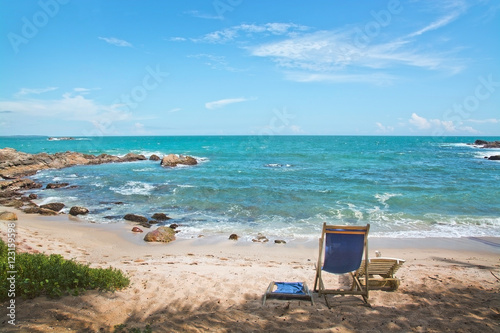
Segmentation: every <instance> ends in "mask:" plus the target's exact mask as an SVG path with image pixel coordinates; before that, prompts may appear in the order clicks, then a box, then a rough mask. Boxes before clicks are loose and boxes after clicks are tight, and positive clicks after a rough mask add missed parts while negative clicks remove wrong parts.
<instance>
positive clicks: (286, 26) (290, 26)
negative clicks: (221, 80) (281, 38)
mask: <svg viewBox="0 0 500 333" xmlns="http://www.w3.org/2000/svg"><path fill="white" fill-rule="evenodd" d="M308 29H309V28H308V27H306V26H304V25H299V24H294V23H266V24H261V25H256V24H240V25H237V26H233V27H230V28H226V29H224V30H218V31H214V32H211V33H208V34H206V35H204V36H202V37H201V38H195V39H192V41H194V42H205V43H226V42H229V41H233V40H235V39H236V38H238V37H240V36H242V35H244V36H246V37H248V36H252V35H255V34H261V35H262V34H264V35H269V36H273V35H274V36H277V35H287V34H291V33H294V32H300V31H305V30H308Z"/></svg>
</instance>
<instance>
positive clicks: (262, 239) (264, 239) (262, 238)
mask: <svg viewBox="0 0 500 333" xmlns="http://www.w3.org/2000/svg"><path fill="white" fill-rule="evenodd" d="M252 242H258V243H267V242H269V239H267V237H266V236H264V235H262V234H258V235H257V238H254V239H252Z"/></svg>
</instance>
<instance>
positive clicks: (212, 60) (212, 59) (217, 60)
mask: <svg viewBox="0 0 500 333" xmlns="http://www.w3.org/2000/svg"><path fill="white" fill-rule="evenodd" d="M188 57H189V58H196V59H202V60H203V61H204V63H205V65H207V66H209V67H210V68H212V69H217V70H226V71H230V72H242V71H244V70H243V69H238V68H235V67H232V66H230V65H229V62H228V61H227V59H226V57H225V56H219V55H213V54H207V53H201V54H193V55H189V56H188Z"/></svg>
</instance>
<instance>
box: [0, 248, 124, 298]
mask: <svg viewBox="0 0 500 333" xmlns="http://www.w3.org/2000/svg"><path fill="white" fill-rule="evenodd" d="M7 252H8V247H7V245H6V244H5V242H3V241H2V240H1V239H0V279H1V281H0V300H1V301H4V300H7V299H9V298H10V297H9V296H8V294H9V287H10V281H9V280H7V278H8V277H9V275H8V274H7V272H8V271H12V270H13V269H9V263H8V255H7ZM15 259H16V260H15V269H14V270H15V271H17V273H16V274H15V280H16V290H15V295H16V297H18V296H22V297H25V298H34V297H37V296H40V295H46V296H48V297H59V296H62V295H66V294H72V295H78V294H80V293H81V292H83V291H85V290H89V289H98V290H104V291H114V290H117V289H121V288H125V287H127V286H128V285H129V283H130V280H129V279H128V277H126V276H125V275H124V274H123V272H122V271H120V270H118V269H115V268H111V267H109V268H105V269H103V268H90V267H89V266H88V265H83V264H79V263H77V262H74V261H72V260H66V259H64V258H63V257H62V256H61V255H58V254H51V255H46V254H41V253H37V254H31V253H17V254H16V257H15Z"/></svg>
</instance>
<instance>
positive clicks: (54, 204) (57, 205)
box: [40, 202, 64, 212]
mask: <svg viewBox="0 0 500 333" xmlns="http://www.w3.org/2000/svg"><path fill="white" fill-rule="evenodd" d="M40 208H45V209H50V210H53V211H54V212H58V211H60V210H61V209H63V208H64V204H63V203H60V202H52V203H48V204H46V205H41V206H40Z"/></svg>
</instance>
